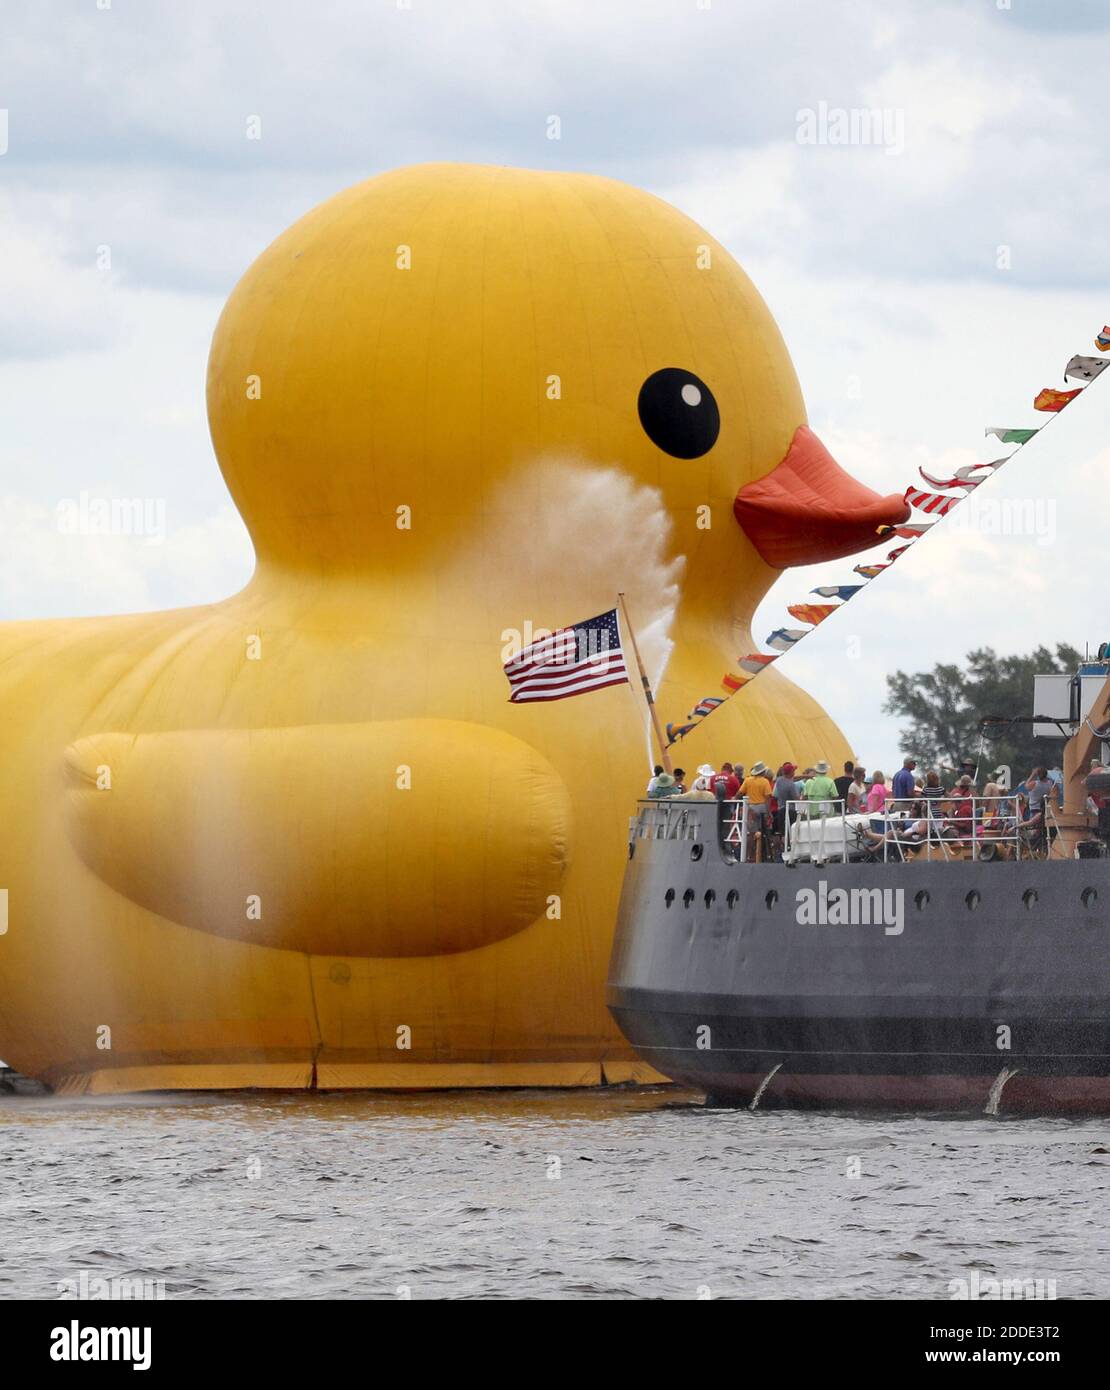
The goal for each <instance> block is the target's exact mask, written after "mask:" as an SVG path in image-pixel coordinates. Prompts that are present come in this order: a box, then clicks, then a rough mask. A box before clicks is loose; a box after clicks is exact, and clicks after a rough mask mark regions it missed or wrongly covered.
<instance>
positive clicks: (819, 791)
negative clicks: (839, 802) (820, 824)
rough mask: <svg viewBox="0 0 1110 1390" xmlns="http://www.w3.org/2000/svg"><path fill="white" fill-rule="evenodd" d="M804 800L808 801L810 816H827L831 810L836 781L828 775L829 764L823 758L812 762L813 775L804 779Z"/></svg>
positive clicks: (834, 798)
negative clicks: (817, 761)
mask: <svg viewBox="0 0 1110 1390" xmlns="http://www.w3.org/2000/svg"><path fill="white" fill-rule="evenodd" d="M806 800H807V801H808V802H809V808H808V809H809V814H810V815H811V816H812V815H815V814H816V815H818V816H827V815H829V814H830V813H831V812H832V810H833V804H832V803H833V802H834V801H835V800H836V783H835V782H834V781H833V779H832V778H831V777H830V776H829V765H828V763H827V762H825V760H824V758H822V759H821V761H820V762H819V763H815V764H814V768H813V776H812V777H808V778H807V779H806Z"/></svg>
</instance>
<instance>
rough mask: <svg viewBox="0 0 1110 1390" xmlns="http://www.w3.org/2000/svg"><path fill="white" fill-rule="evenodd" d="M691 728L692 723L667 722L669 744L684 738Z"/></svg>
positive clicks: (692, 726) (722, 702)
mask: <svg viewBox="0 0 1110 1390" xmlns="http://www.w3.org/2000/svg"><path fill="white" fill-rule="evenodd" d="M721 704H722V705H723V704H724V701H723V700H722V701H721ZM692 728H694V725H693V724H668V725H667V742H668V743H669V744H670V743H677V742H678V740H679V739H680V738H685V737H686V735H687V734H688V733H689V732H690V730H691V729H692Z"/></svg>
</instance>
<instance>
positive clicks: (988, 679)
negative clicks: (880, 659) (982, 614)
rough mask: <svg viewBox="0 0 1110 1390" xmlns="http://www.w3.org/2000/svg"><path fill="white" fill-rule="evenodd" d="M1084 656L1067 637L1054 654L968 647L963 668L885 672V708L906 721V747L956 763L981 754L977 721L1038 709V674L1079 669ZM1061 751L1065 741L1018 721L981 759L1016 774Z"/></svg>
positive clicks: (921, 758)
mask: <svg viewBox="0 0 1110 1390" xmlns="http://www.w3.org/2000/svg"><path fill="white" fill-rule="evenodd" d="M1082 659H1083V658H1082V657H1081V655H1080V653H1079V652H1077V651H1076V650H1075V648H1074V647H1069V646H1068V645H1067V644H1066V643H1060V644H1059V645H1058V646H1057V647H1056V651H1055V654H1054V653H1053V652H1052V651H1051V650H1050V649H1049V648H1048V647H1037V649H1036V650H1035V651H1032V652H1030V653H1029V654H1028V655H1026V656H998V655H997V653H996V652H995V651H994V650H993V649H992V648H991V647H980V648H979V649H978V650H977V651H973V652H968V654H967V659H966V660H965V662H964V663H963V665H962V666H951V665H944V664H943V663H942V664H940V665H937V666H934V667H933V669H932V670H931V671H918V672H914V673H912V674H908V673H907V672H905V671H895V672H894V674H893V675H892V676H888V677H887V698H886V700H885V702H884V704H883V709H884V710H885V711H886V713H887V714H894V715H898V716H900V717H901V718H902V719H904V720H905V721H906V723H905V725H904V726H903V727H902V729H901V730H900V731H899V733H900V737H901V739H902V745H903V747H904V749H905V751H906V752H907V753H911V754H913V756H914V757H915V758H916V759H917V760H918V762H919V763H920V764H922V765H923V766H924V767H948V768H954V767H958V766H959V763H960V760H961V758H966V757H972V758H976V757H977V756H978V753H979V740H980V732H979V721H980V720H981V719H982V718H983V717H984V716H985V715H999V716H1002V717H1003V718H1011V717H1013V716H1014V715H1028V714H1032V713H1034V710H1033V677H1034V676H1035V675H1044V674H1046V673H1051V672H1058V673H1070V672H1073V671H1074V670H1075V669H1076V667H1077V666H1078V665H1079V663H1080V661H1082ZM1062 755H1063V740H1062V739H1046V738H1036V739H1035V738H1034V737H1033V729H1032V726H1031V725H1029V724H1015V725H1013V726H1012V727H1011V728H1008V729H1005V731H1004V732H1002V733H1001V734H1000V735H998V736H995V735H992V734H988V738H987V742H986V745H985V747H984V750H983V754H982V758H981V759H980V760H979V761H980V767H981V768H982V765H983V764H985V763H989V764H990V766H991V767H995V766H997V765H998V764H999V763H1008V764H1009V765H1010V767H1011V768H1012V769H1013V775H1014V778H1015V780H1016V779H1017V777H1018V776H1019V775H1020V776H1024V775H1025V774H1026V773H1027V772H1028V771H1029V769H1030V768H1031V767H1033V766H1035V765H1036V764H1037V763H1043V762H1048V763H1052V762H1055V761H1058V760H1059V759H1060V757H1062ZM986 770H987V771H989V770H990V768H987V769H986Z"/></svg>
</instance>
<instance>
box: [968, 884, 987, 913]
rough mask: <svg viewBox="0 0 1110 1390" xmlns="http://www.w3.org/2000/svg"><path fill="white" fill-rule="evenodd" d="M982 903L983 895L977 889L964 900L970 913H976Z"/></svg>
mask: <svg viewBox="0 0 1110 1390" xmlns="http://www.w3.org/2000/svg"><path fill="white" fill-rule="evenodd" d="M982 901H983V895H982V894H981V893H980V892H979V890H978V889H977V888H973V889H972V890H971V892H970V893H969V894H968V895H967V897H966V898H965V899H964V902H965V903H967V910H968V912H974V911H975V909H976V908H977V907H978V906H979V904H980V903H981V902H982Z"/></svg>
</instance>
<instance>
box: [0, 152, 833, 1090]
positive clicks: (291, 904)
mask: <svg viewBox="0 0 1110 1390" xmlns="http://www.w3.org/2000/svg"><path fill="white" fill-rule="evenodd" d="M668 367H679V368H682V369H685V370H687V371H689V372H691V373H693V374H695V375H696V376H697V377H698V378H700V380H701V381H702V382H704V383H709V384H710V385H711V387H712V393H713V396H714V398H715V400H716V404H717V407H718V408H719V416H720V428H719V437H718V438H717V439H716V441H715V443H714V444H713V446H712V447H711V448H709V449H708V450H707V451H706V452H704V453H703V454H702V455H701V456H699V457H694V458H681V457H675V456H673V455H672V454H670V453H668V452H666V451H665V450H664V449H661V448H660V447H658V446H657V444H656V443H655V442H654V441H653V440H652V439H651V438H649V436H648V434H647V433H646V432H645V427H644V425H643V424H642V423H641V419H640V417H639V415H638V409H637V400H638V393H639V392H640V389H641V386H642V385H643V383H644V382H645V380H646V379H647V378H649V377H650V376H651V375H652V374H653V373H654V372H656V371H659V370H660V369H663V368H668ZM208 404H209V415H210V422H211V428H212V435H213V439H214V442H215V447H216V452H217V455H218V458H219V462H220V466H221V468H222V469H223V473H224V476H225V478H226V479H227V483H228V486H229V488H230V490H231V493H232V495H233V497H234V499H235V502H236V504H237V505H238V507H239V509H240V511H241V512H242V515H243V517H244V519H245V521H246V524H247V526H248V528H249V530H250V533H251V537H252V539H253V541H254V545H255V549H256V552H257V560H258V563H257V569H256V572H255V575H254V577H253V579H252V580H251V582H250V583H249V584H248V586H247V587H246V589H244V590H243V592H242V593H240V594H237V595H235V596H234V597H232V598H229V599H227V600H226V601H224V602H222V603H218V604H215V605H213V606H212V607H207V608H196V609H188V610H182V611H175V612H169V613H149V614H141V615H136V616H130V617H123V618H105V619H81V620H57V621H50V622H29V623H10V624H6V625H4V626H2V627H0V729H2V730H3V744H4V756H3V758H2V759H0V806H2V807H3V816H4V833H3V835H2V836H0V887H3V888H6V889H7V893H8V899H7V902H8V913H7V924H8V929H7V931H6V933H4V934H3V935H0V1056H2V1057H3V1058H4V1059H5V1060H7V1061H8V1062H9V1063H10V1064H11V1065H13V1066H15V1067H16V1068H18V1069H19V1070H21V1071H24V1072H27V1073H29V1074H33V1075H37V1076H41V1077H43V1078H45V1079H46V1080H47V1081H49V1082H51V1083H52V1084H54V1085H56V1086H60V1087H63V1088H66V1089H70V1090H81V1089H89V1088H91V1089H93V1090H100V1091H107V1090H128V1089H143V1088H174V1087H231V1086H282V1087H285V1086H289V1087H295V1086H309V1085H313V1084H317V1085H320V1086H408V1085H417V1086H450V1085H482V1084H491V1085H519V1084H539V1085H556V1084H589V1083H594V1082H598V1081H600V1080H601V1079H603V1077H608V1078H610V1079H614V1078H616V1079H627V1078H629V1077H633V1076H636V1075H642V1074H643V1069H642V1068H640V1069H638V1068H637V1065H636V1064H635V1063H634V1062H633V1061H632V1054H631V1052H630V1051H629V1049H628V1048H627V1046H626V1045H625V1044H624V1043H623V1041H622V1040H621V1038H620V1036H619V1034H618V1033H617V1031H616V1029H615V1027H614V1025H613V1024H612V1022H611V1021H610V1019H609V1017H608V1014H607V1012H606V1009H605V1002H604V977H605V971H606V964H607V958H608V953H609V946H610V938H611V931H612V927H613V922H614V916H615V911H616V904H617V896H618V891H619V885H620V880H621V875H622V871H623V866H624V862H625V859H626V852H625V845H626V839H627V826H628V816H629V813H630V811H631V810H632V809H633V803H634V801H635V799H636V798H637V796H639V795H641V794H642V791H643V786H644V782H645V779H646V775H647V771H648V763H649V754H650V750H649V746H648V743H647V737H646V731H645V722H644V711H643V704H642V700H641V699H640V696H639V694H638V693H637V692H635V691H634V690H633V689H630V688H629V687H627V686H618V687H614V688H610V689H605V690H601V691H597V692H593V693H590V694H587V695H584V696H582V697H581V698H576V699H569V700H564V701H560V702H557V703H544V704H536V705H517V704H510V703H509V701H508V693H509V692H508V686H507V682H506V679H505V676H504V674H503V672H502V663H503V661H504V660H506V659H507V657H508V655H509V654H510V651H511V648H512V646H513V643H514V640H515V637H516V634H519V635H520V640H523V641H527V640H528V639H529V635H530V633H531V632H532V631H534V630H535V629H536V628H540V627H545V628H546V627H558V626H562V625H564V624H567V623H571V622H575V621H578V620H581V619H583V618H586V617H589V616H590V615H592V614H594V613H598V612H600V611H603V610H605V609H607V608H610V607H612V606H613V605H614V603H615V601H616V593H617V591H618V590H624V591H625V592H626V593H627V595H628V602H629V605H630V610H631V613H632V615H633V619H634V620H635V621H636V622H637V625H638V627H639V628H640V629H641V630H640V633H639V635H640V637H641V644H642V647H643V648H644V652H645V657H646V659H647V660H648V662H649V664H650V665H651V666H652V669H653V675H658V673H659V670H660V669H661V668H663V667H664V666H665V672H664V674H663V678H662V681H661V685H660V688H659V690H658V692H657V698H658V701H659V705H660V707H661V710H662V713H663V715H664V717H665V718H671V719H681V718H682V717H683V716H684V715H685V714H686V712H687V711H688V710H689V709H690V708H691V707H692V706H693V705H694V703H695V702H696V701H697V700H698V699H700V698H701V697H703V696H706V695H709V694H714V693H719V687H720V680H721V676H722V673H723V672H725V671H727V670H729V669H735V661H736V658H737V657H738V655H741V654H743V653H744V652H745V651H747V650H750V649H751V634H750V631H749V619H750V616H751V613H752V611H753V609H754V607H755V605H756V603H757V602H758V601H759V599H760V598H761V597H762V595H763V593H764V592H765V590H766V588H767V586H768V585H769V584H770V583H771V581H772V580H773V578H774V577H775V574H776V571H775V570H774V569H772V568H771V567H770V565H768V564H767V563H766V562H765V561H764V560H763V559H761V558H760V555H759V553H757V551H756V549H755V548H754V546H753V545H752V544H751V542H750V541H749V540H748V538H747V537H746V536H745V534H744V532H743V530H742V529H741V528H740V526H738V525H737V522H736V520H735V518H734V515H733V501H734V498H735V496H736V493H737V491H738V490H739V489H740V488H742V487H743V486H745V485H746V484H749V483H752V482H754V481H756V480H759V479H761V478H762V477H764V475H766V474H768V473H770V472H771V471H772V470H773V469H774V468H775V467H776V465H778V464H779V463H780V461H781V460H783V458H784V456H785V455H786V454H787V451H788V449H789V448H790V444H791V440H792V438H793V437H794V435H795V431H796V430H797V429H798V427H799V426H800V425H802V424H804V421H805V415H804V408H803V404H802V399H801V395H800V393H799V389H798V385H797V382H796V379H795V376H794V372H793V370H792V367H791V364H790V361H789V358H788V356H787V353H786V349H785V347H784V345H783V343H782V340H781V338H780V336H779V333H778V331H777V329H776V327H775V324H774V322H773V320H772V319H771V316H770V314H769V313H768V311H767V309H766V307H765V306H764V304H763V302H762V301H761V300H760V298H759V296H758V295H757V293H756V292H755V290H754V289H753V287H752V285H751V284H750V282H749V281H748V279H747V277H746V276H745V275H744V273H743V272H742V271H741V269H740V268H739V266H738V265H736V263H735V262H734V261H733V260H732V259H731V258H730V257H729V255H728V254H727V252H725V251H724V250H723V248H721V247H720V246H718V245H717V244H716V243H715V242H714V241H713V239H712V238H711V237H709V236H708V235H707V234H706V233H705V232H703V231H702V230H701V229H700V228H699V227H697V226H696V225H695V224H694V223H692V222H691V221H689V220H688V219H687V218H686V217H684V216H683V215H681V214H680V213H678V212H677V211H675V210H674V209H673V208H671V207H668V206H667V205H666V204H664V203H661V202H659V201H658V200H657V199H655V198H653V197H650V196H648V195H646V194H644V193H641V192H639V191H637V190H635V189H633V188H630V187H627V186H624V185H621V184H618V183H614V182H611V181H609V180H606V179H601V178H595V177H590V176H584V175H568V174H548V173H536V172H526V171H518V170H509V169H497V168H485V167H471V166H455V165H428V166H420V167H416V168H411V169H404V170H400V171H398V172H395V173H391V174H387V175H384V176H382V177H379V178H375V179H372V180H370V181H369V182H367V183H364V184H361V185H359V186H358V187H356V188H353V189H350V190H348V191H347V192H345V193H342V194H340V195H339V196H338V197H335V198H333V199H332V200H331V201H329V202H327V203H325V204H324V205H322V206H321V207H319V208H317V209H316V210H315V211H313V212H312V213H310V214H309V215H308V216H306V217H305V218H304V219H303V220H302V221H300V222H298V223H297V224H296V225H295V226H294V227H292V228H291V229H290V230H289V231H287V232H286V233H285V234H284V235H283V236H281V237H280V238H279V239H278V240H277V241H276V242H275V243H274V244H273V245H272V246H271V247H270V248H269V250H267V251H266V252H265V253H264V254H263V255H262V256H261V257H260V258H259V260H258V261H257V262H256V263H255V264H254V266H252V267H251V269H250V270H249V271H248V272H247V274H246V275H245V277H244V278H243V280H242V281H241V283H240V284H239V285H238V287H237V288H236V289H235V291H234V293H233V294H232V296H231V298H230V300H229V302H228V304H227V307H226V309H225V310H224V313H223V316H222V318H221V320H220V323H219V326H218V327H217V329H216V334H215V339H214V342H213V347H212V355H211V361H210V367H209V379H208ZM666 636H669V640H670V642H671V643H673V649H671V650H669V652H668V648H667V647H666V645H665V640H664V639H665V637H666ZM681 749H682V758H681V761H682V762H683V763H684V764H685V766H687V767H688V768H691V767H693V766H694V765H696V764H697V762H699V761H702V760H705V759H707V758H708V759H709V760H710V761H713V762H715V763H716V762H719V761H720V760H721V759H724V758H731V759H733V760H736V759H744V760H754V759H755V758H757V757H760V758H763V759H765V760H767V761H768V762H771V763H774V762H776V761H777V760H782V759H784V758H786V757H793V758H794V759H795V760H800V761H802V762H803V763H804V762H805V761H808V760H816V759H817V758H819V757H825V758H827V759H829V760H830V761H835V760H837V759H840V758H843V757H844V756H845V755H846V754H847V753H848V751H849V750H848V748H847V745H846V744H845V742H844V741H843V739H842V738H841V736H840V735H839V733H838V731H837V730H836V728H835V727H834V725H833V724H832V723H831V721H830V720H829V719H828V718H827V717H826V716H825V715H824V714H823V712H822V711H821V710H820V708H818V706H817V705H816V704H815V703H814V702H813V701H812V700H811V699H810V698H809V697H808V696H806V695H805V694H803V693H802V692H800V691H799V690H797V689H796V688H794V687H793V686H792V685H790V683H789V682H788V681H786V680H785V679H783V678H782V677H781V676H780V675H779V674H778V673H777V672H774V671H772V672H768V673H767V674H766V675H765V676H763V677H762V678H761V679H760V680H759V681H758V682H757V683H756V684H755V685H754V686H753V687H752V688H751V689H750V690H746V691H744V692H743V693H742V695H741V696H739V697H738V698H737V699H735V700H733V701H732V702H731V703H730V704H728V705H727V706H725V707H723V708H722V709H721V710H719V711H718V712H717V713H715V714H714V715H713V717H712V718H711V719H710V720H708V721H706V723H705V724H704V725H703V726H702V727H700V728H699V730H698V731H697V733H696V734H695V735H692V736H691V737H690V739H689V740H688V741H687V742H686V743H685V744H683V745H681Z"/></svg>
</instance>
